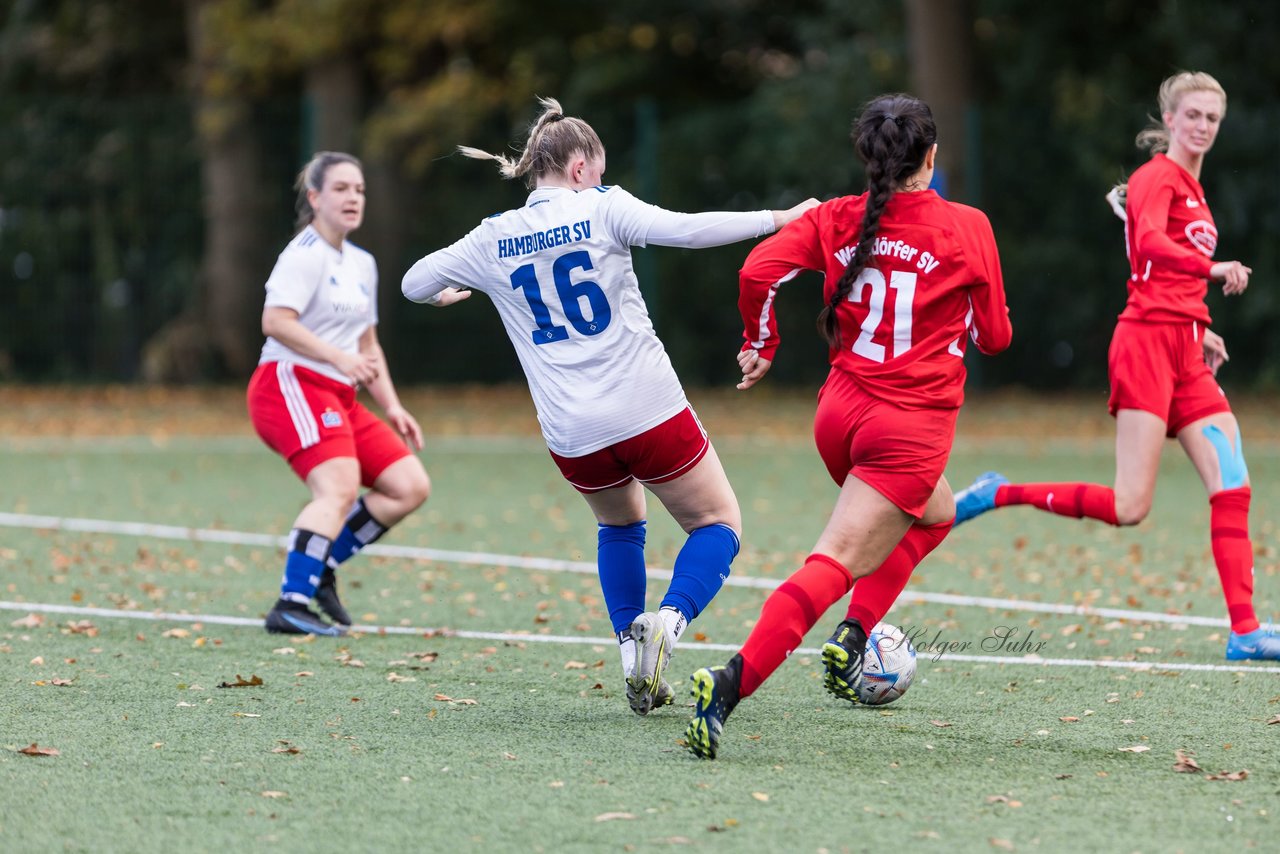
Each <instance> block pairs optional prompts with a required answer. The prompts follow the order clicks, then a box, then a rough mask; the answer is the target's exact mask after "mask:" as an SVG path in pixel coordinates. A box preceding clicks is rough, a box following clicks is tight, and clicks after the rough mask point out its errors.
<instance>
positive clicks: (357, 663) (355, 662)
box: [333, 652, 364, 667]
mask: <svg viewBox="0 0 1280 854" xmlns="http://www.w3.org/2000/svg"><path fill="white" fill-rule="evenodd" d="M333 660H334V661H337V662H339V663H340V664H342V666H343V667H364V662H363V661H361V660H360V659H358V658H355V657H353V656H352V655H351V653H349V652H344V653H342V654H341V655H335V656H334V657H333Z"/></svg>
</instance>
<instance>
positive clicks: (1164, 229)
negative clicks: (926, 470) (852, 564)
mask: <svg viewBox="0 0 1280 854" xmlns="http://www.w3.org/2000/svg"><path fill="white" fill-rule="evenodd" d="M1160 109H1161V122H1160V124H1159V125H1158V126H1157V127H1154V128H1149V129H1147V130H1145V131H1143V132H1142V133H1140V134H1139V135H1138V140H1137V141H1138V145H1139V146H1140V147H1143V148H1150V149H1151V150H1152V151H1153V155H1152V157H1151V159H1150V160H1149V161H1147V162H1146V163H1145V164H1144V165H1142V166H1141V167H1139V168H1138V170H1137V171H1135V172H1134V173H1133V175H1132V177H1130V179H1129V183H1128V186H1127V188H1125V187H1118V188H1116V189H1115V190H1113V191H1112V193H1111V194H1109V195H1108V200H1110V201H1111V202H1112V205H1113V207H1114V208H1116V212H1117V214H1119V215H1120V216H1122V217H1123V218H1124V220H1125V238H1126V246H1125V248H1126V251H1127V252H1128V255H1129V269H1130V275H1129V299H1128V301H1127V303H1126V305H1125V308H1124V311H1123V312H1121V314H1120V322H1119V323H1117V324H1116V331H1115V334H1114V335H1113V336H1112V339H1111V350H1110V354H1109V357H1108V362H1109V365H1108V367H1109V372H1110V375H1111V399H1110V402H1109V408H1110V410H1111V414H1112V415H1114V416H1115V419H1116V480H1115V487H1114V488H1112V487H1109V486H1104V485H1102V484H1097V483H1028V484H1018V485H1013V484H1010V483H1009V482H1008V480H1007V479H1005V478H1004V477H1003V476H1001V475H999V474H997V473H995V472H988V473H986V474H984V475H982V476H980V477H979V478H978V479H977V481H975V482H974V484H973V485H972V486H970V487H969V488H968V489H965V490H964V491H963V492H961V493H960V494H959V495H957V496H956V504H957V512H956V524H957V525H958V524H960V523H962V522H965V521H967V520H969V519H971V518H973V517H974V516H977V515H979V514H980V513H985V512H986V511H987V510H991V509H993V508H995V507H1005V506H1010V505H1015V504H1029V505H1031V506H1033V507H1038V508H1039V509H1041V510H1045V511H1048V512H1050V513H1056V514H1058V515H1060V516H1070V517H1074V518H1077V519H1079V518H1086V517H1087V518H1090V519H1098V520H1100V521H1103V522H1106V523H1108V524H1110V525H1136V524H1138V523H1139V522H1141V521H1142V520H1143V519H1145V518H1146V516H1147V513H1149V512H1150V510H1151V500H1152V497H1153V495H1154V493H1155V487H1156V473H1157V471H1158V470H1159V467H1160V451H1161V449H1162V447H1163V445H1164V440H1165V438H1166V437H1168V438H1174V437H1176V438H1177V440H1178V442H1179V444H1181V445H1182V449H1183V450H1184V451H1185V452H1186V454H1187V456H1188V457H1189V458H1190V459H1191V464H1192V465H1194V466H1195V468H1196V472H1197V473H1198V474H1199V475H1200V479H1201V481H1203V483H1204V487H1205V490H1206V491H1207V492H1208V493H1209V506H1210V522H1209V526H1210V538H1211V542H1212V547H1213V559H1214V563H1215V564H1216V565H1217V569H1218V577H1219V580H1220V581H1221V583H1222V590H1223V594H1224V596H1225V598H1226V600H1227V612H1228V615H1229V617H1230V622H1231V634H1230V635H1229V636H1228V638H1227V646H1226V657H1227V658H1228V659H1229V660H1233V661H1236V660H1244V659H1263V660H1277V659H1280V637H1278V636H1276V635H1275V634H1274V633H1272V632H1268V631H1266V630H1265V629H1263V628H1262V627H1261V625H1260V624H1259V622H1258V618H1257V616H1256V614H1255V613H1254V609H1253V545H1252V543H1251V542H1250V540H1249V503H1250V499H1251V497H1252V490H1251V488H1250V485H1249V471H1248V468H1247V467H1246V465H1245V460H1244V448H1243V446H1242V445H1241V441H1240V426H1239V424H1238V423H1237V422H1236V417H1235V415H1234V414H1232V412H1231V405H1230V404H1229V403H1228V402H1227V398H1226V395H1225V394H1224V393H1223V391H1222V389H1221V388H1220V387H1219V386H1218V382H1217V380H1216V379H1215V376H1216V374H1217V371H1218V368H1219V367H1221V366H1222V364H1223V363H1224V362H1226V360H1227V348H1226V346H1225V344H1224V343H1223V341H1222V338H1221V336H1219V335H1218V334H1217V333H1215V332H1213V331H1211V330H1210V329H1209V323H1210V319H1209V308H1208V306H1206V305H1205V296H1206V294H1207V293H1208V290H1209V280H1210V279H1212V280H1214V281H1215V282H1221V283H1222V292H1223V293H1224V294H1226V295H1227V296H1231V295H1233V294H1240V293H1243V292H1244V290H1245V288H1246V287H1248V285H1249V275H1250V274H1251V273H1252V272H1253V271H1252V270H1251V269H1250V268H1248V267H1246V266H1245V265H1243V264H1241V263H1240V262H1239V261H1217V262H1215V261H1214V260H1213V252H1214V249H1215V248H1216V247H1217V243H1218V229H1217V227H1216V226H1215V225H1214V221H1213V214H1211V213H1210V212H1209V203H1208V201H1207V200H1206V198H1205V192H1204V188H1202V187H1201V186H1200V168H1201V166H1203V164H1204V157H1205V155H1206V154H1207V153H1208V152H1209V149H1210V148H1212V147H1213V143H1214V140H1215V139H1216V138H1217V136H1218V128H1219V126H1220V124H1221V122H1222V119H1223V117H1224V116H1225V115H1226V111H1227V95H1226V92H1225V91H1223V89H1222V86H1221V85H1220V84H1219V83H1218V81H1217V80H1215V79H1213V78H1212V77H1211V76H1209V75H1208V74H1204V73H1202V72H1189V71H1184V72H1181V73H1179V74H1175V75H1174V76H1172V77H1170V78H1169V79H1167V80H1165V81H1164V83H1163V84H1162V85H1161V86H1160Z"/></svg>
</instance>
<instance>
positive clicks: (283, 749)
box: [271, 744, 302, 754]
mask: <svg viewBox="0 0 1280 854" xmlns="http://www.w3.org/2000/svg"><path fill="white" fill-rule="evenodd" d="M271 752H272V753H290V754H292V753H301V752H302V749H301V748H298V747H294V746H293V745H292V744H290V745H288V746H287V747H273V748H271Z"/></svg>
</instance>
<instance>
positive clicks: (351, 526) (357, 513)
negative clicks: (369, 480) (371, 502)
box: [328, 496, 388, 569]
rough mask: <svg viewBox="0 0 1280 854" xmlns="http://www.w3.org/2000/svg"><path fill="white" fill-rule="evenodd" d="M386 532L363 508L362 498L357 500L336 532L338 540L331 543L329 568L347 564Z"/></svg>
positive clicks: (385, 528) (384, 526) (366, 508)
mask: <svg viewBox="0 0 1280 854" xmlns="http://www.w3.org/2000/svg"><path fill="white" fill-rule="evenodd" d="M387 530H388V528H387V526H386V525H383V524H382V523H381V522H379V521H378V520H377V519H375V518H373V515H372V514H370V513H369V508H368V507H365V506H364V496H361V497H359V498H357V499H356V503H355V506H353V507H352V508H351V512H350V513H348V514H347V521H346V523H345V524H343V526H342V530H341V531H339V532H338V538H337V539H336V540H334V541H333V548H332V549H330V550H329V559H328V565H329V567H330V568H332V569H337V568H338V565H339V564H342V563H345V562H347V561H348V560H350V559H351V558H352V557H354V556H355V554H356V553H357V552H359V551H360V550H361V549H362V548H364V547H365V546H367V545H369V544H370V543H372V542H376V541H377V540H378V538H379V537H381V536H382V535H383V534H385V533H386V532H387Z"/></svg>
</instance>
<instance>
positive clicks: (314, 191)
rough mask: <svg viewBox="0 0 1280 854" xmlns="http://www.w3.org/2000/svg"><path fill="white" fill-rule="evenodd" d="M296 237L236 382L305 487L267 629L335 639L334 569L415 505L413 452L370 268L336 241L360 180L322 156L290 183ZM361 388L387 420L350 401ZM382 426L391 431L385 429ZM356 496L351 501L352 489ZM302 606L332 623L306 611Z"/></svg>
mask: <svg viewBox="0 0 1280 854" xmlns="http://www.w3.org/2000/svg"><path fill="white" fill-rule="evenodd" d="M297 186H298V212H299V222H298V224H299V226H301V227H302V230H301V231H299V232H298V234H297V235H296V236H295V237H294V238H293V240H291V241H290V242H289V245H288V246H286V247H285V248H284V251H283V252H281V253H280V257H279V258H278V259H277V261H276V266H275V269H273V270H272V271H271V277H270V278H269V279H268V280H267V286H266V290H267V296H266V304H265V307H264V308H263V311H262V332H263V334H265V335H266V336H267V341H266V344H265V345H264V346H263V348H262V357H261V359H260V361H259V364H258V369H257V371H255V372H254V375H253V379H252V380H251V381H250V383H249V391H248V404H249V415H250V417H251V418H252V419H253V426H254V428H255V429H256V430H257V431H258V435H259V436H261V437H262V439H263V441H264V442H266V443H267V445H268V446H269V447H270V448H271V449H272V450H274V451H275V452H276V453H278V454H280V455H281V456H283V457H284V458H285V459H286V460H287V461H288V462H289V465H290V467H292V468H293V470H294V472H295V473H296V474H297V475H298V477H299V478H301V479H302V480H303V481H304V482H305V483H306V485H307V488H308V489H310V490H311V501H310V502H309V503H308V504H307V505H306V506H305V507H303V508H302V512H301V513H299V514H298V518H297V521H295V522H294V525H293V531H292V532H291V533H290V535H289V550H288V555H287V556H286V558H285V568H284V577H283V578H282V580H281V586H280V598H279V600H277V602H276V604H275V605H274V606H273V607H272V609H271V611H270V612H269V613H268V614H267V617H266V629H267V631H269V632H277V633H285V634H317V635H341V634H344V633H345V632H346V629H347V627H348V626H350V625H351V617H350V615H348V613H347V611H346V609H345V608H344V607H343V606H342V602H341V601H340V600H339V598H338V591H337V586H336V581H335V574H334V570H335V569H336V568H337V567H338V566H339V565H340V564H341V563H342V562H343V561H345V560H347V559H348V558H350V557H351V556H352V555H354V554H355V553H356V552H358V551H359V550H360V549H361V548H362V547H363V546H365V545H368V544H369V543H371V542H373V541H374V540H376V539H378V538H379V537H381V536H382V535H383V534H384V533H386V531H387V529H388V528H390V527H391V526H392V525H394V524H396V523H397V522H399V521H400V520H401V519H403V518H404V517H405V516H407V515H408V514H409V513H411V512H412V511H413V510H415V509H416V508H417V507H418V506H420V505H421V504H422V502H423V501H425V500H426V499H427V494H428V492H429V491H430V481H429V480H428V478H427V473H426V470H425V469H423V467H422V463H421V462H419V460H418V458H417V457H416V456H414V455H413V450H421V448H422V430H421V428H420V427H419V426H418V422H417V421H415V420H414V418H413V416H412V415H410V414H409V413H408V412H407V411H406V410H405V408H404V407H403V406H401V404H400V399H399V397H398V396H397V395H396V390H395V386H393V385H392V383H391V375H390V373H389V372H388V370H387V360H386V357H385V356H384V355H383V352H382V348H381V347H380V346H379V344H378V332H377V328H378V326H377V324H378V268H377V265H376V264H375V263H374V260H373V256H372V255H370V254H369V253H368V252H366V251H364V250H363V249H361V248H360V247H358V246H355V245H354V244H352V243H350V242H349V241H348V240H347V235H348V234H350V233H351V232H352V231H354V230H355V229H357V228H359V226H360V223H361V221H362V219H363V218H364V203H365V196H364V174H363V170H362V168H361V166H360V161H358V160H357V159H356V158H354V157H352V156H351V155H349V154H342V153H338V152H330V151H322V152H320V153H318V154H316V156H315V157H314V158H312V160H311V162H310V163H308V164H307V166H306V168H304V169H303V170H302V172H301V174H299V176H298V184H297ZM358 385H362V386H364V387H365V389H366V390H368V392H369V394H370V395H372V396H373V399H374V400H375V401H377V403H378V405H379V406H381V407H382V411H383V412H384V413H385V415H386V418H387V421H389V422H391V423H390V426H388V424H387V423H385V422H383V421H381V420H379V419H378V417H377V416H376V415H374V414H373V413H372V412H370V411H369V410H368V409H367V408H366V407H365V406H364V405H363V404H361V403H360V402H359V401H358V400H357V399H356V387H357V386H358ZM393 428H394V429H393ZM361 484H363V485H364V486H366V487H368V491H367V492H365V494H364V495H363V496H358V493H359V490H360V486H361ZM312 599H314V600H315V602H316V604H317V605H318V606H319V607H320V610H321V611H323V612H324V613H325V614H326V615H327V616H328V617H329V618H330V619H331V620H332V621H333V623H332V624H331V623H329V622H326V621H325V619H324V618H323V617H321V616H319V615H318V614H316V613H315V612H314V611H312V610H311V609H310V608H309V607H308V603H310V602H311V600H312Z"/></svg>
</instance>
